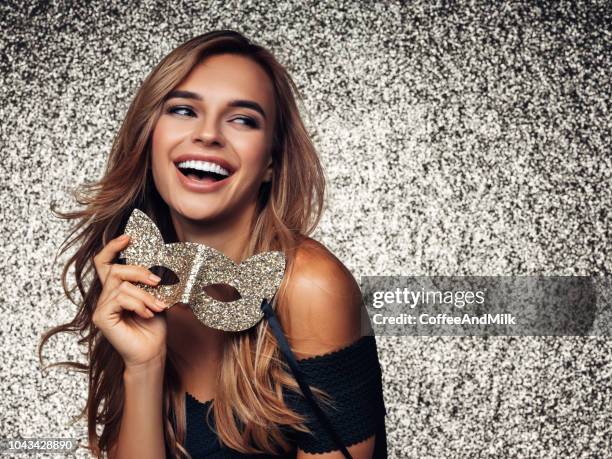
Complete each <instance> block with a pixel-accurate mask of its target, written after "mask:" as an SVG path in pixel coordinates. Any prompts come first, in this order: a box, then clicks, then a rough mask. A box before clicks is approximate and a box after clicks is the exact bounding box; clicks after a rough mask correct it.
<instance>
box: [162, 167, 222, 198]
mask: <svg viewBox="0 0 612 459" xmlns="http://www.w3.org/2000/svg"><path fill="white" fill-rule="evenodd" d="M174 168H175V169H176V174H177V175H178V179H179V181H180V182H181V184H182V185H183V186H184V187H185V188H187V189H188V190H190V191H194V192H196V193H206V192H211V191H217V190H218V189H219V188H221V187H223V186H224V185H226V184H227V183H228V182H229V181H230V180H231V178H232V177H233V176H234V174H233V173H232V174H231V175H230V176H229V177H225V178H224V179H221V180H218V181H212V180H207V181H201V180H196V179H192V178H189V177H187V176H185V175H184V174H183V173H182V172H181V171H180V170H179V168H178V167H176V164H174Z"/></svg>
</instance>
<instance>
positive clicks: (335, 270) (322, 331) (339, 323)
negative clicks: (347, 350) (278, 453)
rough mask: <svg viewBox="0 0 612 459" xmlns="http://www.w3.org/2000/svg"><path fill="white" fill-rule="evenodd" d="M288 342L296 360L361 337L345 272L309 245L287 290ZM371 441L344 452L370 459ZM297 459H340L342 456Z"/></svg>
mask: <svg viewBox="0 0 612 459" xmlns="http://www.w3.org/2000/svg"><path fill="white" fill-rule="evenodd" d="M287 301H288V304H289V311H290V313H289V320H288V322H289V323H288V324H287V325H288V340H289V342H290V345H291V348H292V350H293V351H294V353H295V354H296V356H297V358H298V359H302V358H306V357H309V356H314V355H320V354H325V353H327V352H331V351H335V350H337V349H340V348H343V347H345V346H347V345H349V344H351V343H353V342H355V341H356V340H357V339H358V338H360V337H361V336H362V330H361V327H362V322H361V319H362V313H363V309H362V308H363V298H362V295H361V290H360V288H359V285H358V284H357V282H356V281H355V278H354V277H353V275H352V274H351V273H350V271H349V270H348V269H347V268H346V267H345V266H344V264H343V263H342V262H340V260H338V259H337V258H336V257H335V256H334V255H333V254H332V253H331V252H329V251H328V250H327V249H326V248H325V246H323V245H322V244H320V243H318V242H316V241H314V240H312V239H310V240H309V241H308V242H307V243H306V244H303V245H302V247H300V249H299V250H298V252H297V256H296V260H295V268H294V271H293V273H292V276H291V281H290V283H289V285H288V290H287ZM375 437H376V436H375V435H372V436H370V437H369V438H367V439H365V440H363V441H361V442H359V443H357V444H355V445H352V446H350V447H347V449H348V451H349V452H350V453H351V456H352V457H353V458H354V459H371V458H372V455H373V452H374V445H375ZM297 459H344V455H343V454H342V452H341V451H339V450H337V451H332V452H329V453H314V454H309V453H306V452H305V451H303V450H301V449H299V448H298V454H297Z"/></svg>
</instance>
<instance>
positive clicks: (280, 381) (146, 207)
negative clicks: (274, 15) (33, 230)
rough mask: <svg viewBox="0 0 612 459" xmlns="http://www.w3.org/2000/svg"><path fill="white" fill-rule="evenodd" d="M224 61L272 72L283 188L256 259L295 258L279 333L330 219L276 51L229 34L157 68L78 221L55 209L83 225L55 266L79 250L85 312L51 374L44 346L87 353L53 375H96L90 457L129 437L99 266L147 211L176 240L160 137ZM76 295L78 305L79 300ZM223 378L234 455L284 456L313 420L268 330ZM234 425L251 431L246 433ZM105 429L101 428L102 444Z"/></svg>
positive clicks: (213, 408)
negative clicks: (173, 95)
mask: <svg viewBox="0 0 612 459" xmlns="http://www.w3.org/2000/svg"><path fill="white" fill-rule="evenodd" d="M222 53H235V54H240V55H243V56H247V57H250V58H251V59H253V60H254V61H255V62H256V63H258V64H259V65H260V66H261V67H262V68H263V69H264V70H265V71H266V73H267V75H268V76H269V77H270V79H271V81H272V83H273V87H274V91H275V105H276V113H277V117H276V125H275V127H274V138H273V144H272V152H271V153H272V158H273V164H274V172H273V178H272V180H271V182H269V183H264V184H263V185H262V188H261V190H260V195H259V199H258V213H257V217H256V219H255V220H254V221H253V225H252V233H251V234H252V236H251V239H250V242H249V245H248V247H247V254H246V255H247V256H250V255H252V254H255V253H259V252H262V251H268V250H282V251H284V252H285V254H286V256H287V267H288V268H287V275H286V276H285V279H284V281H283V283H282V284H281V286H280V288H279V291H278V292H277V294H276V296H275V299H274V304H273V306H274V308H275V310H276V311H277V313H278V316H279V320H280V322H281V324H283V323H286V305H285V290H286V285H287V280H288V279H289V278H290V276H291V268H292V266H293V260H294V254H295V249H296V247H297V245H298V244H299V242H300V241H301V240H303V239H304V237H306V236H307V235H309V234H310V233H311V232H312V231H313V230H314V228H315V227H316V225H317V224H318V222H319V220H320V218H321V213H322V210H323V202H324V191H325V179H324V173H323V170H322V167H321V164H320V162H319V159H318V156H317V152H316V150H315V148H314V146H313V144H312V142H311V139H310V137H309V135H308V132H307V130H306V128H305V126H304V123H303V121H302V119H301V117H300V112H299V108H298V106H297V104H296V100H300V99H301V96H300V93H299V90H298V88H297V87H296V85H295V83H294V82H293V80H292V79H291V77H290V75H289V74H288V73H287V71H286V70H285V69H284V68H283V66H281V65H280V64H279V63H278V62H277V60H276V59H275V58H274V56H273V55H272V54H271V53H270V52H269V51H268V50H266V49H265V48H263V47H261V46H259V45H256V44H254V43H252V42H251V41H250V40H248V39H247V38H245V37H244V36H243V35H241V34H239V33H237V32H234V31H229V30H220V31H214V32H210V33H206V34H203V35H200V36H198V37H195V38H193V39H191V40H189V41H187V42H185V43H184V44H182V45H180V46H179V47H178V48H176V49H175V50H173V51H172V52H171V53H170V54H168V55H167V56H166V57H165V58H164V59H163V60H162V61H161V62H160V63H159V64H158V65H157V67H155V69H154V70H153V71H152V72H151V73H150V74H149V76H148V77H147V78H146V79H145V81H144V82H143V84H142V86H141V87H140V89H139V90H138V92H137V94H136V95H135V97H134V99H133V101H132V103H131V105H130V107H129V109H128V112H127V114H126V116H125V119H124V121H123V124H122V126H121V128H120V130H119V132H118V133H117V136H116V137H115V140H114V142H113V145H112V148H111V152H110V155H109V157H108V162H107V164H106V169H105V171H104V175H103V177H102V178H101V179H100V180H99V181H97V182H94V183H86V184H83V185H81V186H80V187H79V188H77V189H76V190H75V191H74V198H75V200H76V202H77V203H78V204H80V205H81V206H84V207H83V208H82V209H80V210H75V211H68V212H59V211H57V210H56V209H54V208H53V207H52V209H51V210H52V211H53V212H54V213H55V214H56V215H57V216H58V217H60V218H62V219H67V220H77V222H76V223H75V225H74V226H73V227H72V229H71V232H70V233H69V234H68V236H67V237H66V239H65V240H64V241H63V243H62V244H61V246H60V248H59V250H58V253H57V255H56V258H55V259H56V260H57V256H59V255H60V254H61V253H63V252H65V251H67V250H68V249H70V248H71V247H73V246H76V247H77V250H76V252H75V253H74V254H73V255H72V256H71V257H70V258H69V260H68V261H67V263H66V264H65V265H64V267H63V271H62V276H61V279H62V287H63V290H64V292H65V294H66V296H67V297H68V298H69V300H70V301H71V302H72V303H73V304H75V305H77V306H78V311H77V314H76V316H75V317H74V319H73V320H72V321H70V322H68V323H66V324H62V325H59V326H56V327H54V328H52V329H50V330H48V331H47V332H46V333H45V334H44V335H43V336H42V339H41V342H40V344H39V347H38V355H39V359H40V361H41V365H42V348H43V346H44V344H45V343H46V342H47V341H48V339H49V338H50V337H51V336H53V335H54V334H56V333H60V332H69V333H73V334H78V335H79V336H80V339H79V341H78V343H79V344H86V345H87V356H88V362H89V363H88V365H84V364H79V363H77V362H59V363H55V364H52V365H50V366H51V367H52V366H56V365H64V366H69V367H72V368H75V369H77V370H78V371H82V372H87V373H88V376H89V392H88V399H87V403H86V405H85V407H84V408H83V410H82V411H81V413H80V415H79V416H78V418H77V419H76V420H78V419H80V418H82V417H83V416H85V415H86V416H87V425H88V439H89V445H88V448H89V449H90V450H91V451H92V453H93V454H95V455H96V457H102V453H103V452H104V451H108V450H109V447H110V446H111V445H112V444H113V443H114V441H116V439H117V437H118V434H119V427H120V422H121V415H122V409H123V403H124V395H123V378H122V377H121V375H122V372H123V369H124V366H123V360H122V358H121V357H120V355H119V354H118V353H117V352H116V351H115V349H114V348H113V347H112V346H111V345H110V343H109V342H108V341H107V340H106V339H105V337H104V336H103V334H102V333H101V332H100V331H99V330H98V329H97V328H96V327H95V326H94V325H93V323H92V320H91V319H92V314H93V312H94V309H95V306H96V303H97V300H98V297H99V295H100V292H101V289H102V286H101V283H100V281H99V279H98V277H97V276H96V275H95V269H94V267H93V263H92V258H93V256H94V255H95V254H96V253H98V252H99V251H100V250H101V249H102V247H103V246H104V245H106V244H107V242H108V241H109V240H110V239H112V238H114V237H116V236H118V235H119V234H121V233H122V231H123V229H124V227H125V224H126V223H127V219H128V217H129V215H130V214H131V212H132V210H133V209H134V208H140V209H141V210H143V211H145V212H146V213H147V214H148V215H149V217H150V218H151V219H153V220H154V221H155V223H156V224H157V225H158V227H159V228H160V231H161V232H162V235H163V237H164V240H165V242H172V241H176V240H177V239H176V233H175V231H174V228H173V226H172V223H171V219H170V217H169V215H170V214H169V209H168V206H167V204H166V203H165V202H164V201H163V199H162V198H161V196H160V195H159V193H158V192H157V190H156V188H155V186H154V183H153V179H152V175H151V170H150V162H151V154H150V140H151V133H152V131H153V128H154V126H155V124H156V122H157V119H158V118H159V116H160V113H161V109H162V105H163V103H164V99H165V98H166V96H167V95H168V93H169V92H170V91H172V89H174V88H175V87H176V86H177V85H178V84H179V83H180V82H181V81H182V80H183V79H184V78H185V77H186V76H187V75H188V74H189V72H190V71H191V70H192V69H193V68H194V67H195V66H196V65H197V64H199V63H200V62H202V61H203V60H204V59H205V58H206V57H207V56H211V55H214V54H222ZM71 265H74V276H75V280H76V284H75V287H74V288H73V289H71V290H69V289H68V287H67V282H66V278H67V274H68V271H69V269H70V266H71ZM77 289H78V293H79V295H80V300H78V299H76V298H75V296H74V292H75V290H77ZM174 362H176V357H175V356H173V354H172V352H171V350H170V349H168V360H167V364H166V374H165V377H164V394H163V397H164V413H163V414H164V420H165V421H164V435H165V441H166V445H167V447H168V450H169V452H171V454H172V456H173V457H189V454H188V453H187V451H186V450H185V448H184V441H185V434H186V425H185V403H184V394H183V393H181V389H180V387H181V385H180V378H179V375H178V372H177V370H176V368H177V366H176V365H175V363H174ZM219 378H220V380H219V382H220V384H218V389H217V393H216V394H215V399H214V401H213V403H211V404H210V406H209V410H208V412H207V413H206V416H207V418H208V416H209V415H210V414H211V413H214V418H215V424H216V427H217V433H218V436H219V438H220V440H221V441H222V443H224V444H225V445H226V446H228V447H230V448H233V449H235V450H238V451H240V452H243V453H272V454H278V453H282V452H285V451H287V450H288V448H290V445H289V444H288V442H287V441H286V438H285V437H284V436H283V434H282V430H281V427H283V426H284V427H286V426H290V427H293V428H294V429H296V430H300V431H308V429H307V428H306V426H305V425H304V418H303V417H302V416H301V415H299V414H298V413H295V412H294V411H292V410H290V409H289V408H288V407H287V406H286V405H285V403H284V402H283V396H282V389H283V387H285V388H288V389H290V390H294V391H297V392H299V387H298V385H297V383H296V381H295V379H294V378H293V377H292V376H291V374H290V373H288V372H287V367H286V366H285V365H284V363H283V362H282V359H281V357H280V352H279V349H278V346H277V343H276V340H275V338H274V336H273V335H272V333H271V330H270V329H269V327H268V325H267V322H266V321H265V320H262V321H261V322H260V323H259V324H258V325H257V326H255V327H253V328H251V329H250V330H247V331H245V332H240V333H232V334H228V338H227V340H226V342H225V345H224V352H223V357H222V359H221V369H220V376H219ZM313 389H314V390H315V393H316V394H317V395H318V396H319V397H321V400H323V401H328V399H327V398H326V394H325V393H324V392H323V391H319V390H317V389H316V388H313ZM299 393H301V392H299ZM172 415H173V416H172ZM236 418H237V419H238V421H239V422H240V425H241V426H244V428H240V427H239V424H237V423H236ZM98 423H99V424H102V425H103V430H102V433H101V434H100V436H99V437H98V434H97V432H96V425H97V424H98Z"/></svg>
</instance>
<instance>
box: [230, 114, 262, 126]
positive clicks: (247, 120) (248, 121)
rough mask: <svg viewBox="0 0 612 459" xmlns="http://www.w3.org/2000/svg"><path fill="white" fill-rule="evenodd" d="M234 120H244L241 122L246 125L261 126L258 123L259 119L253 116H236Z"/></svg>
mask: <svg viewBox="0 0 612 459" xmlns="http://www.w3.org/2000/svg"><path fill="white" fill-rule="evenodd" d="M234 121H243V122H244V123H240V124H244V125H245V126H251V127H253V128H256V127H258V126H259V125H258V124H257V121H255V120H254V119H253V118H248V117H246V116H240V117H238V118H234Z"/></svg>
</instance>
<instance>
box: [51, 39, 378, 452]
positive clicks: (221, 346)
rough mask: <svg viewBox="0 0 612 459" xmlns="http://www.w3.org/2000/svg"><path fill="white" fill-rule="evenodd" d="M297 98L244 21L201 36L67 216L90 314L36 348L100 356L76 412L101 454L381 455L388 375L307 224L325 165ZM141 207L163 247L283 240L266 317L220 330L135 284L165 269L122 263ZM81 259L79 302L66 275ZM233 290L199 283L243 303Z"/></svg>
mask: <svg viewBox="0 0 612 459" xmlns="http://www.w3.org/2000/svg"><path fill="white" fill-rule="evenodd" d="M296 96H299V92H298V90H297V88H296V86H295V84H294V83H293V81H292V80H291V77H290V76H289V74H288V73H287V71H286V70H285V69H284V68H283V67H282V66H281V65H280V64H279V63H278V62H277V61H276V59H275V58H274V57H273V55H272V54H271V53H270V52H269V51H268V50H266V49H265V48H263V47H261V46H258V45H256V44H254V43H252V42H251V41H250V40H248V39H246V38H245V37H244V36H242V35H241V34H239V33H237V32H233V31H215V32H210V33H207V34H204V35H201V36H198V37H196V38H193V39H192V40H189V41H188V42H186V43H184V44H182V45H181V46H179V47H178V48H176V49H175V50H174V51H172V52H171V53H170V54H169V55H168V56H166V57H165V58H164V59H163V60H162V61H161V62H160V63H159V65H158V66H157V67H156V68H155V69H154V70H153V71H152V72H151V74H150V75H149V76H148V77H147V79H146V80H145V81H144V83H143V84H142V86H141V88H140V89H139V91H138V92H137V94H136V96H135V98H134V100H133V102H132V104H131V105H130V108H129V110H128V113H127V114H126V117H125V120H124V122H123V125H122V127H121V129H120V131H119V133H118V135H117V137H116V139H115V142H114V143H113V147H112V150H111V153H110V156H109V158H108V165H107V168H106V171H105V174H104V176H103V177H102V178H101V179H100V180H99V181H98V182H97V183H94V184H86V185H83V186H82V190H81V192H80V195H79V197H78V202H79V203H80V204H83V205H85V208H84V209H83V210H78V211H74V212H67V213H62V212H57V213H58V215H59V216H60V217H62V218H66V219H77V220H78V223H77V225H76V226H75V228H74V229H73V231H72V233H71V235H70V236H69V237H68V238H67V239H66V241H64V244H63V245H62V247H61V248H60V250H66V249H68V248H70V247H72V246H75V245H77V246H78V250H77V252H76V254H74V255H73V256H72V257H71V258H70V259H69V260H68V263H67V265H66V266H65V269H64V271H63V275H62V283H63V285H64V289H65V291H66V293H67V295H68V296H69V297H70V298H71V300H72V301H73V302H75V303H76V304H78V305H79V311H78V312H77V315H76V317H75V318H74V319H73V320H72V321H71V322H69V323H67V324H63V325H60V326H57V327H55V328H53V329H52V330H50V331H49V332H47V333H46V334H45V335H44V337H43V339H42V341H41V343H40V346H39V357H40V352H41V349H42V346H43V345H44V344H45V342H46V341H47V340H48V339H49V338H50V337H51V336H52V335H53V334H55V333H59V332H73V333H77V334H79V335H80V337H81V341H80V343H86V344H87V345H88V352H87V356H88V359H89V362H88V365H79V364H76V363H73V364H71V366H73V367H75V368H78V369H80V370H83V371H86V372H87V373H88V376H89V393H88V399H87V405H86V406H85V408H84V409H83V411H82V413H81V415H82V416H84V415H85V414H86V415H87V420H88V429H89V441H90V444H89V448H90V449H91V451H92V453H93V454H95V455H96V456H97V457H102V456H103V455H104V453H105V452H106V453H108V455H109V457H111V458H132V457H146V458H156V457H159V458H163V457H177V458H178V457H192V458H204V457H216V458H219V457H224V458H248V457H253V455H254V454H258V455H257V457H259V458H300V459H303V458H308V457H316V458H319V459H334V458H342V457H353V458H355V459H366V458H368V459H369V458H382V457H386V449H387V446H386V433H385V422H384V421H385V414H386V411H385V406H384V401H383V396H382V373H381V368H380V364H379V361H378V354H377V348H376V340H375V339H374V337H373V336H371V334H370V333H371V330H366V333H367V334H364V330H363V328H362V319H363V318H364V315H363V314H364V311H363V309H362V308H363V300H362V297H361V292H360V290H359V287H358V286H357V283H356V281H355V279H354V277H353V276H352V274H351V273H350V272H349V271H348V270H347V269H346V267H345V266H344V265H343V263H342V262H341V261H340V260H338V259H337V258H336V257H335V256H334V255H333V254H332V253H331V252H330V251H329V250H327V248H325V246H323V245H322V244H321V243H319V242H317V241H315V240H314V239H312V238H310V237H308V235H309V234H311V232H312V231H313V230H314V228H315V227H316V225H317V223H318V221H319V219H320V217H321V212H322V209H323V202H324V201H323V197H324V174H323V170H322V168H321V165H320V162H319V159H318V156H317V152H316V150H315V148H314V146H313V144H312V142H311V140H310V138H309V136H308V133H307V131H306V129H305V127H304V124H303V122H302V119H301V117H300V113H299V110H298V108H297V104H296ZM135 209H139V210H141V211H142V212H144V213H145V214H146V216H147V217H148V218H149V219H150V220H151V221H152V222H153V224H154V225H156V226H157V227H158V229H159V234H160V237H161V238H163V243H161V242H160V241H158V242H159V244H160V245H158V246H157V247H162V246H164V245H171V244H173V243H178V242H181V243H185V244H183V245H182V246H189V244H191V243H197V244H201V245H205V246H209V247H210V248H214V249H215V250H216V251H218V252H221V253H222V254H223V255H224V257H227V258H229V259H230V260H231V261H233V262H234V263H236V264H240V263H242V262H244V263H247V262H248V259H250V258H251V257H255V256H259V254H260V253H262V252H267V251H279V252H282V253H283V254H284V257H285V258H286V269H285V275H284V277H283V278H282V282H281V283H280V287H279V288H278V291H277V292H276V294H275V295H274V298H273V299H272V301H269V302H265V301H264V302H263V303H262V314H263V315H262V317H265V320H259V321H258V322H257V323H256V324H255V325H254V326H251V327H250V328H248V329H246V330H242V331H231V332H228V331H225V330H221V329H216V328H211V327H208V326H205V325H203V323H201V322H200V321H199V320H198V318H197V317H196V316H194V311H193V310H192V307H193V306H192V305H190V304H187V303H176V304H163V303H162V304H160V302H159V301H158V300H157V299H156V297H154V296H153V295H152V294H151V293H149V291H148V288H149V287H147V289H145V288H143V286H138V285H137V284H141V285H146V286H150V287H151V288H154V287H156V286H161V285H164V282H165V280H166V279H164V276H162V278H159V277H157V276H155V275H154V272H153V270H152V268H153V267H152V266H147V267H143V266H139V265H130V264H121V263H120V262H119V260H118V254H119V253H120V252H121V251H122V250H123V249H125V248H126V244H128V242H129V237H128V238H122V237H118V236H119V235H120V234H122V232H123V231H124V229H125V228H126V224H127V223H128V217H129V216H130V215H131V214H132V213H133V211H134V210H135ZM159 250H162V249H159ZM72 264H74V267H75V271H74V272H75V278H76V284H77V288H78V290H79V293H80V294H81V295H82V299H80V300H76V299H74V298H73V296H72V292H73V291H68V289H67V287H66V276H67V273H68V272H69V268H70V265H72ZM264 271H265V270H264ZM90 273H92V274H94V276H93V278H92V280H91V282H85V279H86V278H87V277H88V275H89V274H90ZM160 274H161V273H160ZM268 280H269V279H268ZM259 281H263V279H261V278H260V279H259ZM228 287H230V286H229V285H227V284H215V285H213V284H210V285H208V286H207V288H208V290H205V291H206V293H207V294H210V295H211V296H214V297H215V298H216V299H218V300H219V301H223V302H224V303H229V302H232V301H236V300H237V298H236V293H238V292H237V291H236V290H235V289H229V290H228ZM268 300H270V299H269V298H268ZM221 308H222V309H223V310H224V311H225V310H226V308H225V306H223V305H222V306H221ZM227 310H230V308H229V307H228V308H227ZM41 362H42V359H41ZM98 424H101V425H102V432H101V434H100V435H98V430H97V426H98ZM315 455H316V456H315Z"/></svg>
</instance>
